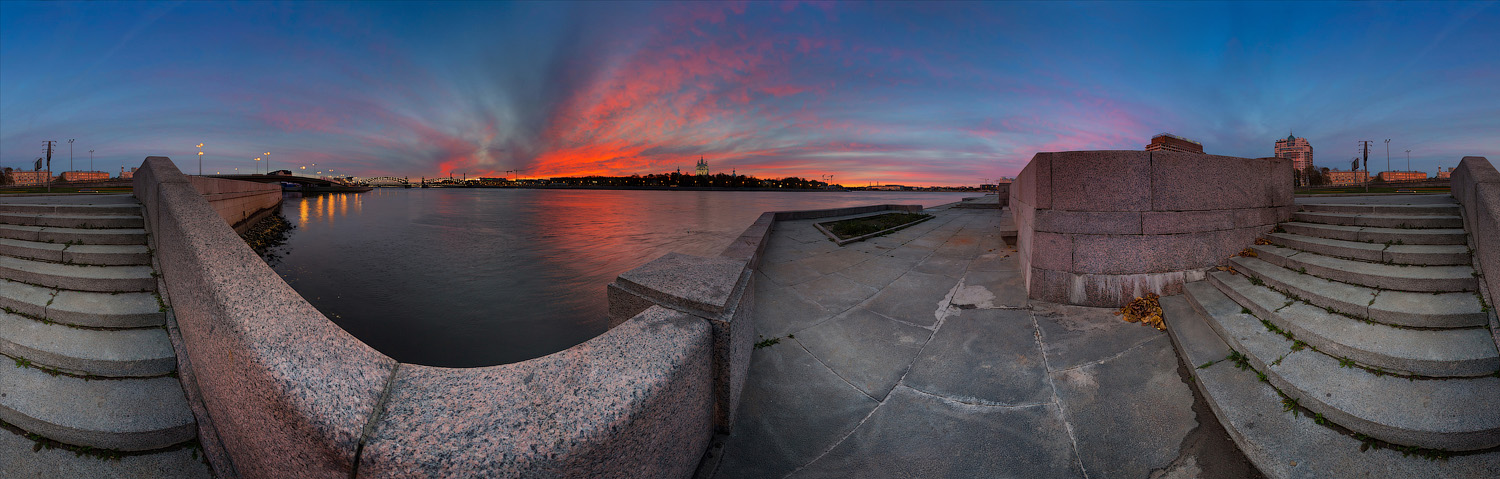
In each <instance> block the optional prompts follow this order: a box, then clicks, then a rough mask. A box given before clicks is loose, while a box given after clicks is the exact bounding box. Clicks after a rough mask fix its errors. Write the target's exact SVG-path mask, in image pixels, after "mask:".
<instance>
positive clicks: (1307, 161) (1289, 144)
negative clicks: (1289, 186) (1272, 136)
mask: <svg viewBox="0 0 1500 479" xmlns="http://www.w3.org/2000/svg"><path fill="white" fill-rule="evenodd" d="M1276 157H1277V158H1287V159H1290V160H1292V170H1293V171H1296V172H1297V173H1298V175H1299V176H1298V177H1299V178H1300V177H1301V176H1300V175H1301V173H1302V170H1305V169H1307V167H1308V165H1311V164H1313V147H1312V144H1311V143H1308V142H1307V138H1297V137H1295V136H1292V135H1287V136H1286V139H1284V140H1276Z"/></svg>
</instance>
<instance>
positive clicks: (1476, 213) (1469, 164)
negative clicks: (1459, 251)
mask: <svg viewBox="0 0 1500 479" xmlns="http://www.w3.org/2000/svg"><path fill="white" fill-rule="evenodd" d="M1451 182H1452V187H1453V197H1454V198H1456V199H1458V203H1459V205H1460V206H1461V207H1462V212H1463V221H1464V229H1466V230H1467V231H1468V234H1469V249H1471V250H1473V252H1474V258H1475V260H1476V262H1477V263H1478V264H1477V265H1476V266H1477V269H1478V270H1479V279H1480V283H1481V288H1480V290H1481V291H1482V294H1486V295H1487V296H1486V298H1485V300H1486V301H1487V302H1488V303H1489V304H1490V310H1491V311H1492V312H1491V316H1492V317H1493V314H1494V313H1493V311H1494V309H1495V305H1496V304H1500V299H1497V296H1500V171H1497V170H1496V169H1495V166H1494V165H1493V164H1491V163H1490V161H1489V159H1487V158H1485V157H1482V156H1465V157H1464V158H1463V160H1461V161H1459V163H1458V168H1454V170H1453V173H1452V175H1451ZM1497 338H1500V335H1497ZM1497 342H1500V339H1497Z"/></svg>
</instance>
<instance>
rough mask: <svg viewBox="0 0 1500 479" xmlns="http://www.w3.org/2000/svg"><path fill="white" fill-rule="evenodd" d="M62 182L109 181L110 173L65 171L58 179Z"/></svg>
mask: <svg viewBox="0 0 1500 479" xmlns="http://www.w3.org/2000/svg"><path fill="white" fill-rule="evenodd" d="M58 179H60V180H62V181H100V180H107V179H109V172H108V171H64V172H62V176H60V177H58Z"/></svg>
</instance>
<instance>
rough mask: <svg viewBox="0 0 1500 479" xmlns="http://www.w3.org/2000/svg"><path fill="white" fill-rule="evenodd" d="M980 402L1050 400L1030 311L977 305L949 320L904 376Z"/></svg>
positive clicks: (929, 388)
mask: <svg viewBox="0 0 1500 479" xmlns="http://www.w3.org/2000/svg"><path fill="white" fill-rule="evenodd" d="M902 382H903V384H906V385H908V386H911V387H913V388H916V389H919V390H922V391H925V392H929V393H933V394H938V395H942V396H946V397H951V398H954V399H958V400H961V401H966V402H972V403H979V404H997V405H1016V404H1034V403H1042V402H1048V401H1050V400H1051V396H1052V391H1051V390H1050V388H1048V387H1047V368H1046V365H1045V363H1044V359H1043V358H1042V350H1041V347H1040V346H1039V345H1038V344H1037V341H1036V329H1035V328H1034V327H1033V326H1032V322H1031V312H1030V311H1023V310H1003V309H974V310H966V311H963V312H961V313H960V314H959V315H958V316H956V317H953V318H949V319H948V320H947V321H945V322H944V323H943V325H942V327H941V328H940V329H938V332H937V334H935V335H933V337H932V341H929V342H928V343H927V347H926V348H924V349H923V350H922V354H921V356H919V357H918V358H917V362H916V363H915V364H913V365H912V369H911V372H909V373H907V374H906V378H905V379H904V380H902Z"/></svg>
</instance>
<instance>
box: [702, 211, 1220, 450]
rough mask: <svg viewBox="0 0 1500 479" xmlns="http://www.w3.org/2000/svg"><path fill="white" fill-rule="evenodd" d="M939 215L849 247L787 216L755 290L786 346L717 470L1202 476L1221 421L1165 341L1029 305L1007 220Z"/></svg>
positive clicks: (767, 364) (760, 317)
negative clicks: (1199, 400) (1203, 424)
mask: <svg viewBox="0 0 1500 479" xmlns="http://www.w3.org/2000/svg"><path fill="white" fill-rule="evenodd" d="M927 212H928V213H932V214H934V215H935V216H936V218H934V219H932V220H929V221H927V222H925V223H921V224H918V225H916V226H914V227H911V228H908V229H905V230H902V231H899V232H896V233H892V234H890V235H887V236H884V237H880V238H875V239H871V240H867V241H864V242H860V243H854V244H850V245H847V246H844V247H839V246H836V245H835V244H834V243H832V242H830V241H829V240H828V239H827V238H826V237H824V236H823V235H822V234H820V233H819V232H818V231H817V230H816V229H814V228H813V226H812V224H811V222H812V221H784V222H778V223H776V225H775V228H774V230H773V232H772V237H771V240H770V244H769V245H768V247H767V250H766V252H765V256H764V258H763V262H762V265H761V268H760V269H759V271H757V272H756V274H757V275H758V277H757V280H756V283H755V288H756V291H755V301H756V303H755V318H756V319H755V321H756V326H757V329H758V331H759V334H760V335H761V336H763V338H759V339H763V340H772V339H774V340H775V344H769V345H764V344H766V343H764V342H763V343H762V344H763V346H761V347H758V348H757V349H756V350H755V351H754V354H753V358H752V361H751V366H750V372H749V378H748V379H747V383H746V386H745V392H744V395H743V396H742V397H741V406H740V409H739V414H738V418H737V423H736V424H735V427H734V429H733V433H732V434H731V435H730V436H728V437H727V438H721V442H720V443H719V444H718V445H716V446H715V449H713V450H711V454H710V456H711V457H710V458H709V459H708V460H706V461H705V465H704V467H703V468H702V469H701V470H700V476H702V477H716V478H739V477H746V478H749V477H754V478H763V477H1146V476H1148V475H1150V474H1151V473H1152V472H1153V471H1167V470H1171V471H1173V472H1175V473H1186V474H1193V473H1195V472H1201V470H1202V467H1200V464H1199V463H1198V461H1199V457H1195V456H1194V454H1197V453H1199V452H1201V451H1199V448H1197V447H1185V448H1184V447H1181V446H1183V445H1184V439H1185V438H1187V437H1189V434H1190V432H1191V431H1194V430H1195V429H1196V428H1197V427H1198V424H1199V421H1200V420H1207V421H1212V418H1207V417H1205V418H1198V417H1197V415H1196V414H1195V412H1194V409H1193V401H1194V400H1193V393H1192V390H1191V389H1190V388H1189V386H1188V385H1187V384H1186V383H1185V382H1184V381H1183V379H1182V377H1181V376H1180V375H1179V374H1178V362H1177V358H1176V357H1175V356H1174V353H1173V349H1172V345H1171V342H1170V340H1169V338H1168V337H1167V335H1166V334H1165V333H1163V332H1160V331H1157V330H1155V329H1153V328H1150V327H1147V326H1143V325H1140V324H1131V323H1125V322H1123V321H1121V320H1120V318H1119V317H1117V316H1114V315H1112V314H1111V311H1112V310H1108V309H1100V308H1086V307H1075V306H1059V305H1051V304H1045V303H1041V304H1037V305H1036V306H1028V302H1027V299H1026V292H1025V288H1024V286H1023V284H1022V283H1021V281H1022V275H1021V273H1020V268H1019V265H1018V264H1017V261H1016V258H1015V256H1014V249H1012V248H1009V247H1007V246H1006V245H1005V244H1004V243H1003V242H1002V241H1001V237H1000V234H1001V233H1000V231H1001V224H1002V217H1001V215H1000V214H998V213H997V212H995V211H994V210H962V209H949V208H941V207H940V208H934V209H931V210H928V211H927ZM828 220H830V219H820V220H815V221H828ZM1189 442H1191V441H1189ZM1224 442H1225V443H1227V441H1224ZM1184 451H1187V452H1186V453H1184ZM1221 452H1222V451H1221ZM1229 455H1231V456H1232V455H1234V453H1233V451H1229ZM1216 459H1217V458H1216Z"/></svg>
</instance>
